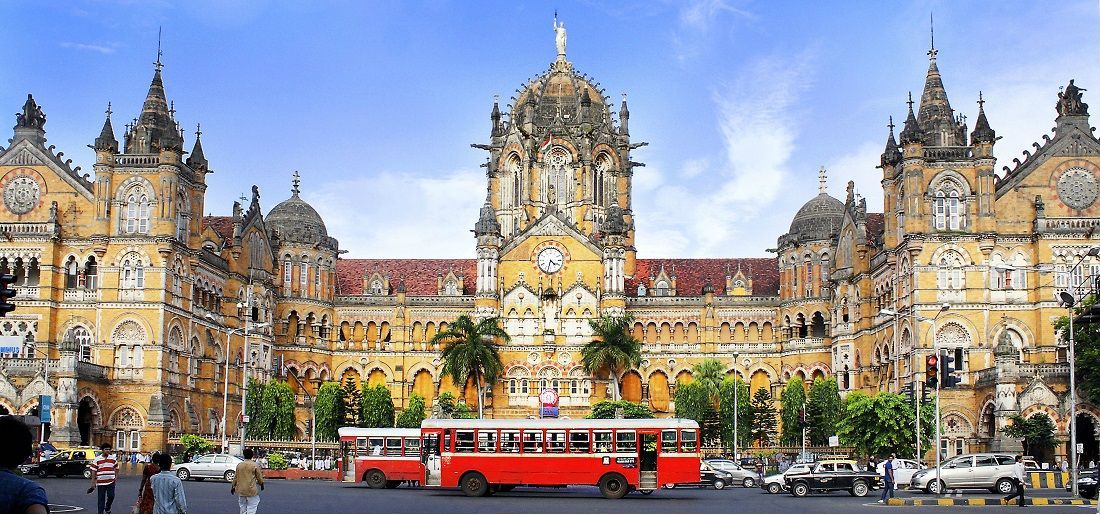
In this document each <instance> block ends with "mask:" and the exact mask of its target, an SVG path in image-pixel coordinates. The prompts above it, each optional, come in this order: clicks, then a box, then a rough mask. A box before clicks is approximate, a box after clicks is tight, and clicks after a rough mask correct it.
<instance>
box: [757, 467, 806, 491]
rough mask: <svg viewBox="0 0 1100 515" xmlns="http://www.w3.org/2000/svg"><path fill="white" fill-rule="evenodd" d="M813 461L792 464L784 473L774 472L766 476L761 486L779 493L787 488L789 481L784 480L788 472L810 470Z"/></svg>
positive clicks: (799, 472)
mask: <svg viewBox="0 0 1100 515" xmlns="http://www.w3.org/2000/svg"><path fill="white" fill-rule="evenodd" d="M812 466H813V463H795V464H794V465H791V467H790V468H788V469H787V470H786V471H785V472H783V473H782V474H773V475H770V476H768V477H765V478H764V482H763V483H760V488H763V489H764V490H765V491H766V492H768V493H769V494H777V493H780V492H782V491H784V490H786V489H787V482H786V481H785V480H784V477H786V475H787V474H801V473H804V472H809V471H810V467H812Z"/></svg>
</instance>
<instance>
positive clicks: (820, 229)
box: [788, 191, 844, 241]
mask: <svg viewBox="0 0 1100 515" xmlns="http://www.w3.org/2000/svg"><path fill="white" fill-rule="evenodd" d="M843 220H844V203H842V202H841V201H839V200H837V199H835V198H833V197H832V196H831V195H829V194H828V193H825V192H824V191H822V192H821V193H818V195H817V196H816V197H814V198H812V199H810V201H809V202H806V203H805V204H803V205H802V208H801V209H799V210H798V213H797V214H795V215H794V220H792V221H791V230H790V231H789V232H788V236H791V237H796V238H797V239H798V240H799V241H816V240H826V239H829V238H831V237H832V236H833V235H835V234H836V233H837V232H838V231H839V230H840V223H841V222H842V221H843Z"/></svg>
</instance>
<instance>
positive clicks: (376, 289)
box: [369, 279, 385, 295]
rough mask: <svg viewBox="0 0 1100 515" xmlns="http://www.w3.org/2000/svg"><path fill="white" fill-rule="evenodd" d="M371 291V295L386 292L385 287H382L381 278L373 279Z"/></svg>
mask: <svg viewBox="0 0 1100 515" xmlns="http://www.w3.org/2000/svg"><path fill="white" fill-rule="evenodd" d="M369 293H370V294H371V295H383V294H385V291H384V290H383V287H382V281H381V280H380V279H375V280H373V281H371V283H370V291H369Z"/></svg>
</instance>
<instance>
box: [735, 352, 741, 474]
mask: <svg viewBox="0 0 1100 515" xmlns="http://www.w3.org/2000/svg"><path fill="white" fill-rule="evenodd" d="M740 355H741V353H739V352H737V351H733V460H734V461H736V462H737V463H738V464H740V463H741V458H740V457H738V456H737V437H738V436H740V433H738V432H737V412H738V411H739V410H738V408H740V407H741V405H740V403H738V392H740V390H741V385H740V384H738V382H737V380H738V378H737V356H740Z"/></svg>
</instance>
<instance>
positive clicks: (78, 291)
mask: <svg viewBox="0 0 1100 515" xmlns="http://www.w3.org/2000/svg"><path fill="white" fill-rule="evenodd" d="M64 296H65V300H66V301H70V302H90V301H98V300H99V299H100V291H99V290H98V289H96V290H89V289H85V288H68V289H66V290H65V294H64Z"/></svg>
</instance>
